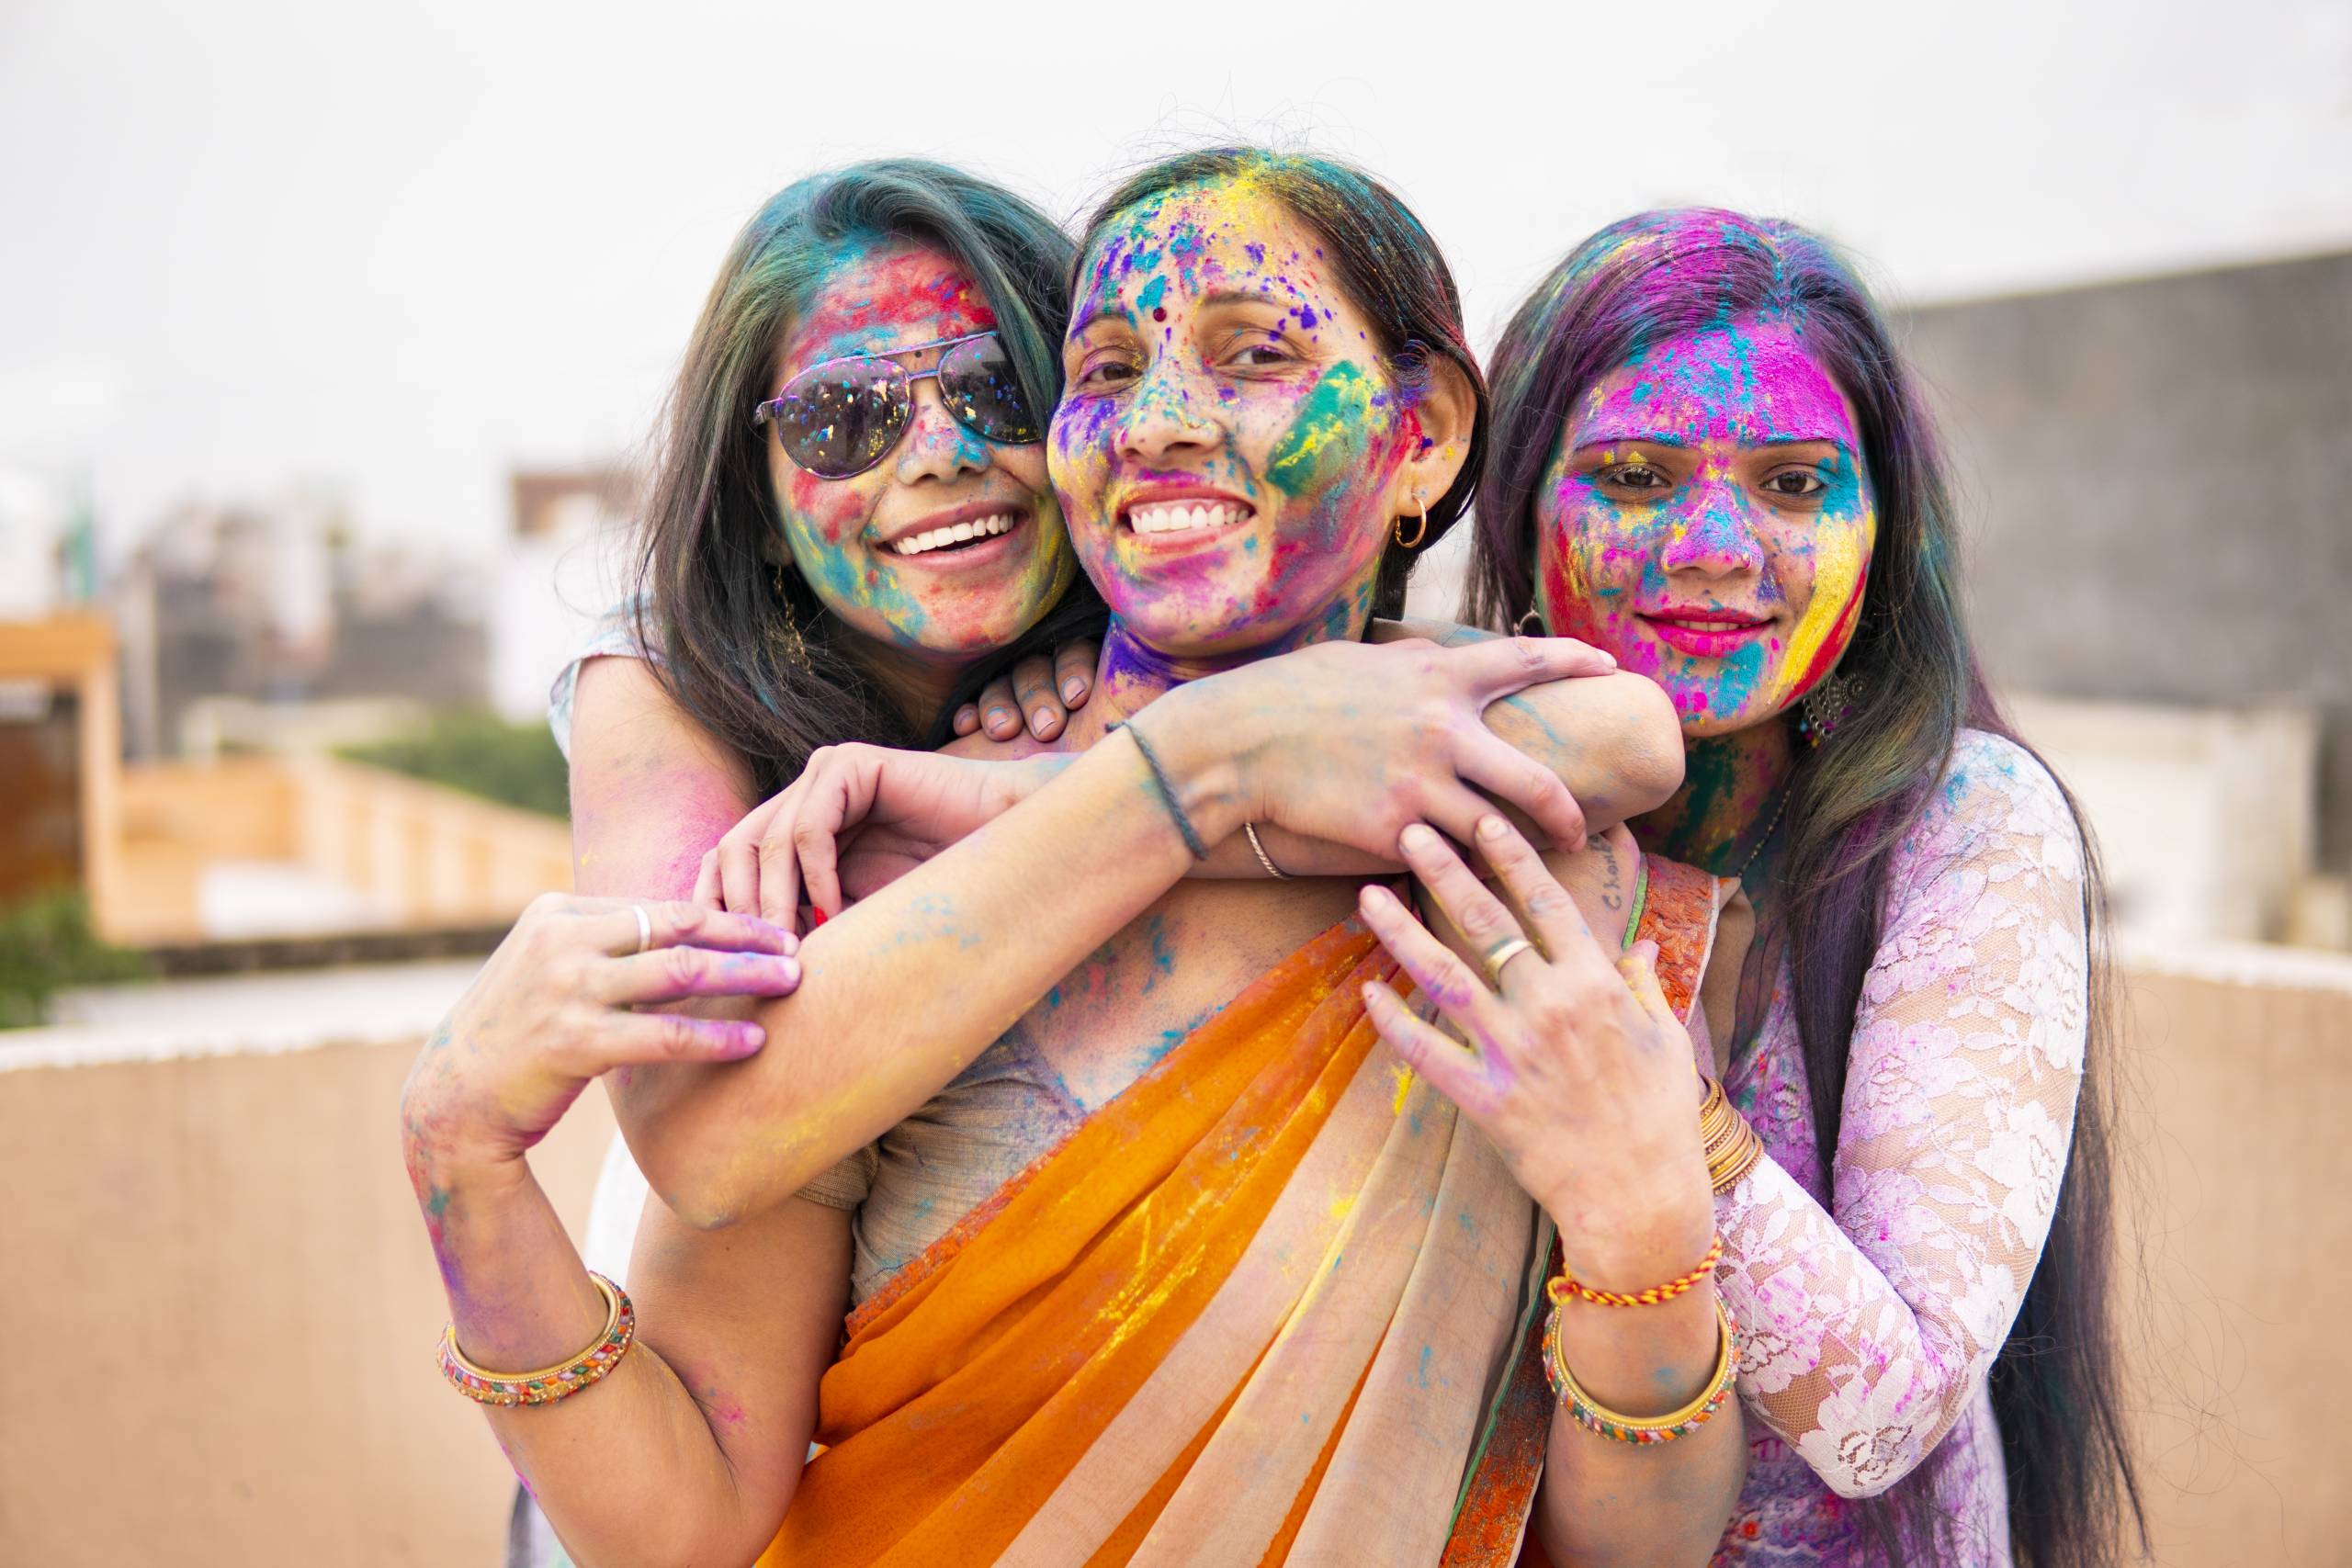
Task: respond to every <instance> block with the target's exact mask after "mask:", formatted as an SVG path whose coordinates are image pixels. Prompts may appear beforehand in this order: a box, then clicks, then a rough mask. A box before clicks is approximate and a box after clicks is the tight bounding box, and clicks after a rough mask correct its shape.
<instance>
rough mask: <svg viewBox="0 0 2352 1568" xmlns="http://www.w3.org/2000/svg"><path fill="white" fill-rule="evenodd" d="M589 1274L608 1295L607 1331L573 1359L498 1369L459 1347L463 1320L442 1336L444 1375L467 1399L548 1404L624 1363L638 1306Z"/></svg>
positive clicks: (616, 1288)
mask: <svg viewBox="0 0 2352 1568" xmlns="http://www.w3.org/2000/svg"><path fill="white" fill-rule="evenodd" d="M588 1278H590V1279H591V1280H594V1281H595V1282H596V1289H597V1290H598V1291H600V1292H603V1293H604V1297H605V1331H604V1332H603V1333H602V1334H600V1335H598V1336H597V1337H596V1342H595V1343H594V1345H591V1346H589V1347H588V1348H586V1349H585V1350H582V1351H581V1352H580V1354H578V1355H577V1356H574V1357H572V1358H571V1359H570V1360H568V1361H563V1362H560V1363H559V1364H557V1365H555V1366H552V1367H545V1368H542V1369H541V1370H539V1371H536V1372H493V1371H486V1370H484V1369H483V1368H481V1367H477V1366H475V1365H474V1364H473V1363H472V1362H471V1361H469V1360H467V1359H466V1358H465V1353H464V1352H463V1351H461V1350H459V1349H458V1325H456V1324H454V1323H453V1324H451V1325H449V1326H448V1327H447V1329H446V1330H444V1331H443V1332H442V1335H441V1375H442V1376H443V1377H445V1378H447V1379H448V1380H449V1386H450V1387H451V1388H454V1389H456V1390H457V1391H458V1393H462V1394H464V1395H465V1396H466V1397H467V1398H468V1399H470V1400H474V1401H477V1402H478V1403H480V1404H549V1403H551V1402H553V1401H555V1400H559V1399H561V1398H564V1397H565V1396H566V1395H568V1394H574V1393H579V1392H580V1391H581V1390H582V1389H583V1388H586V1387H587V1386H588V1385H589V1384H590V1383H592V1382H596V1381H597V1380H598V1379H600V1378H602V1377H603V1376H604V1375H605V1373H606V1372H609V1371H612V1370H613V1369H614V1368H615V1367H616V1366H618V1365H619V1364H620V1359H621V1355H622V1353H623V1352H624V1351H626V1350H628V1347H629V1341H630V1340H632V1339H634V1338H635V1337H637V1309H636V1308H635V1307H633V1306H631V1305H630V1304H629V1300H628V1292H626V1291H624V1290H622V1289H621V1288H620V1287H619V1286H618V1285H616V1284H614V1283H613V1282H612V1281H611V1280H607V1279H605V1277H604V1276H603V1275H602V1274H599V1273H596V1272H595V1271H594V1270H593V1269H591V1270H590V1271H589V1275H588Z"/></svg>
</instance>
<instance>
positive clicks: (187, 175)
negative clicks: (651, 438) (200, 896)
mask: <svg viewBox="0 0 2352 1568" xmlns="http://www.w3.org/2000/svg"><path fill="white" fill-rule="evenodd" d="M1015 17H1018V18H1019V20H1018V23H1017V25H1016V24H1015V21H1014V18H1015ZM1219 134H1222V135H1227V136H1231V135H1237V134H1238V135H1242V136H1249V137H1257V138H1265V137H1277V138H1281V139H1283V140H1286V141H1292V142H1300V141H1304V142H1305V143H1306V144H1308V145H1312V146H1314V147H1316V148H1317V149H1319V150H1321V151H1325V152H1337V153H1340V154H1342V155H1345V156H1349V157H1352V158H1354V159H1357V160H1358V161H1360V162H1362V163H1363V164H1367V165H1369V166H1370V167H1371V168H1372V169H1374V171H1375V172H1377V173H1379V174H1381V175H1384V176H1385V177H1387V178H1388V179H1389V180H1390V181H1391V182H1392V183H1393V184H1394V185H1395V186H1397V188H1398V189H1399V190H1400V191H1401V192H1402V193H1403V194H1404V195H1405V196H1406V197H1407V198H1408V200H1409V201H1410V202H1411V203H1412V204H1413V205H1414V206H1415V208H1416V209H1417V210H1418V211H1419V213H1420V214H1421V216H1422V218H1423V219H1424V220H1426V221H1427V222H1428V223H1429V224H1430V228H1431V229H1432V231H1434V232H1435V233H1436V234H1437V235H1438V237H1439V238H1440V240H1441V241H1442V242H1443V243H1445V244H1446V246H1447V249H1448V252H1449V254H1450V255H1451V256H1452V258H1453V264H1454V266H1455V269H1456V271H1457V273H1458V275H1459V276H1461V277H1462V279H1463V282H1464V288H1465V290H1466V291H1467V294H1468V297H1469V308H1470V318H1471V321H1472V325H1473V327H1474V329H1476V331H1477V332H1478V333H1480V335H1481V339H1482V341H1487V340H1488V339H1490V338H1491V333H1492V332H1493V329H1494V328H1495V326H1496V325H1497V324H1498V321H1499V320H1500V318H1501V317H1502V315H1503V314H1504V313H1506V312H1507V311H1508V310H1509V309H1510V305H1511V304H1512V303H1513V302H1514V301H1515V299H1517V297H1518V295H1519V293H1520V291H1521V290H1522V289H1523V288H1526V287H1527V286H1528V285H1529V284H1530V283H1531V282H1532V280H1533V279H1534V277H1535V276H1538V275H1539V274H1540V273H1541V272H1542V271H1543V270H1544V267H1545V266H1546V265H1548V264H1549V263H1550V262H1551V261H1553V260H1554V259H1555V258H1556V257H1557V256H1558V254H1560V253H1561V252H1563V251H1564V250H1566V247H1567V246H1568V244H1569V243H1571V242H1573V241H1574V240H1575V239H1577V237H1578V236H1580V235H1582V234H1584V233H1585V232H1587V231H1589V230H1591V229H1592V228H1594V227H1596V226H1598V225H1599V224H1600V223H1603V222H1605V221H1607V220H1611V219H1612V218H1615V217H1618V216H1621V215H1623V213H1625V212H1627V211H1630V210H1633V209H1636V208H1639V207H1644V206H1650V205H1657V204H1659V203H1665V202H1677V201H1693V200H1703V201H1712V202H1718V203H1723V204H1726V205H1731V206H1736V207H1744V208H1747V209H1754V210H1758V211H1763V212H1769V213H1774V214H1778V215H1781V216H1787V217H1792V218H1796V219H1799V220H1804V221H1807V222H1810V223H1813V224H1815V225H1816V226H1818V227H1821V228H1823V229H1825V230H1826V231H1829V232H1830V233H1831V234H1833V235H1834V236H1836V237H1837V238H1838V239H1839V240H1841V241H1843V242H1844V243H1847V244H1848V245H1849V247H1850V248H1852V249H1853V250H1854V251H1856V252H1857V253H1859V254H1860V255H1861V257H1862V258H1863V259H1864V261H1865V262H1866V264H1867V265H1869V266H1870V267H1871V269H1872V271H1873V273H1874V275H1875V276H1877V277H1878V278H1879V279H1880V280H1881V281H1882V282H1883V284H1884V285H1885V286H1886V288H1887V290H1888V292H1889V294H1890V296H1891V297H1893V298H1895V299H1908V300H1920V299H1944V298H1951V297H1955V296H1964V295H1978V294H1985V293H1991V292H2004V291H2010V290H2015V289H2018V288H2033V287H2040V286H2046V285H2049V284H2052V283H2064V282H2074V281H2080V280H2086V279H2093V278H2099V277H2108V276H2120V275H2130V274H2138V273H2146V272H2154V271H2169V270H2177V269H2179V268H2181V267H2185V266H2190V265H2199V264H2203V263H2209V262H2213V261H2226V260H2235V259H2244V258H2262V257H2270V256H2278V255H2289V254H2305V253H2309V252H2312V251H2318V250H2328V249H2336V248H2342V247H2344V246H2346V245H2347V244H2352V0H2326V3H2314V0H2242V3H2239V4H2230V3H2227V0H2213V3H2198V4H2184V3H2179V0H2147V3H2143V4H2139V5H2118V6H2105V5H2102V6H2062V5H2057V4H2044V5H2041V6H2030V7H2017V8H2014V9H2009V8H2004V7H1995V6H1981V5H1977V6H1966V7H1960V6H1907V5H1903V4H1900V3H1899V0H1874V3H1869V4H1855V3H1849V0H1823V3H1820V4H1815V5H1811V6H1805V7H1804V8H1802V9H1786V10H1780V11H1776V10H1775V9H1774V8H1773V7H1770V6H1766V5H1763V4H1756V3H1751V4H1747V5H1727V4H1709V5H1701V6H1669V5H1665V4H1658V3H1653V4H1649V5H1645V6H1638V5H1637V6H1608V7H1594V6H1560V5H1501V4H1491V3H1487V0H1444V3H1442V4H1438V5H1424V6H1411V7H1405V8H1393V9H1379V8H1374V7H1368V6H1361V7H1360V6H1355V5H1350V4H1345V3H1332V4H1321V5H1315V6H1304V5H1294V4H1288V3H1286V0H1253V3H1251V4H1247V5H1230V4H1227V5H1217V6H1203V5H1193V6H1175V5H1159V6H1144V5H1136V4H1097V5H1092V6H1073V5H1053V6H1019V5H1008V4H998V5H990V4H988V3H986V0H970V3H968V4H965V5H960V6H945V5H938V4H933V3H931V0H923V3H921V4H914V3H908V4H890V3H888V0H861V3H858V4H842V5H819V4H812V3H810V0H768V3H767V4H765V5H753V4H735V5H729V6H704V5H687V4H670V5H665V6H653V5H650V4H646V3H643V0H635V3H630V4H612V3H609V0H594V3H591V0H576V3H573V4H569V5H564V6H520V5H515V4H508V3H503V0H466V3H460V4H448V3H443V0H434V3H429V4H418V3H412V0H402V3H401V4H397V5H375V6H355V5H348V4H337V3H332V0H330V3H324V4H322V3H321V0H299V3H297V0H204V3H202V4H198V5H187V4H170V5H166V4H164V3H162V0H0V466H8V465H15V466H19V467H29V468H34V469H36V470H38V471H41V472H45V473H48V474H51V475H52V476H56V477H59V478H61V479H63V480H65V481H68V482H73V483H80V482H86V483H87V484H88V485H89V486H90V487H91V489H92V492H93V493H94V494H95V496H96V502H97V504H98V507H99V513H100V517H101V522H102V527H103V528H104V530H105V531H106V534H107V539H108V544H109V547H110V549H119V548H121V547H123V545H124V544H126V543H127V542H128V540H129V538H130V536H134V535H136V534H137V533H139V532H140V531H141V530H143V529H144V528H145V527H146V526H147V525H149V524H150V523H151V522H152V520H153V518H154V516H155V515H156V513H158V512H159V511H160V510H161V509H162V508H163V507H164V506H165V505H166V504H168V503H170V502H173V501H175V500H178V499H181V498H183V497H188V496H198V497H208V498H212V499H232V498H235V497H240V496H250V497H257V498H258V497H266V496H269V495H271V494H274V493H276V492H277V491H282V490H284V489H285V488H287V487H288V486H291V485H296V484H309V485H316V486H323V487H326V488H329V489H331V490H334V491H338V492H340V493H341V494H343V495H344V496H345V497H346V498H347V500H348V501H349V502H350V503H351V506H352V508H353V510H354V513H355V514H356V518H357V521H358V522H359V524H360V525H361V527H362V528H363V530H364V531H366V532H367V533H368V534H369V535H370V536H373V537H376V538H379V539H385V540H392V539H409V540H413V541H416V542H417V543H418V544H420V545H424V546H428V547H440V548H447V549H450V550H453V551H456V552H458V553H460V554H465V555H487V554H489V553H490V552H491V550H492V544H493V541H494V540H495V539H496V538H497V536H499V535H500V534H501V533H502V532H503V529H504V528H505V526H506V499H505V491H504V479H505V475H506V472H507V469H508V468H509V467H510V465H512V464H514V463H515V462H526V463H560V462H569V461H575V460H582V459H591V458H598V457H605V456H609V455H611V454H613V453H615V452H617V451H619V450H622V449H624V448H626V447H628V446H632V445H634V444H636V443H638V442H639V441H640V440H641V439H642V438H643V436H644V434H645V433H646V431H647V429H648V427H649V425H650V421H651V417H652V414H653V412H654V408H655V405H656V403H657V401H658V400H659V399H660V396H661V394H662V389H663V386H664V384H665V381H666V378H667V377H668V375H669V374H670V372H671V370H672V368H673V364H674V361H675V356H676V355H677V354H678V352H679V350H680V349H681V347H682V346H683V344H684V338H685V334H686V332H687V330H688V328H689V326H690V325H691V322H692V320H693V317H694V313H695V309H696V307H697V306H698V305H699V303H700V300H701V297H702V294H703V291H704V289H705V288H707V285H708V283H709V280H710V276H711V274H712V273H713V272H714V271H715V269H716V268H717V266H718V261H719V258H720V255H721V253H722V252H723V250H724V249H725V246H726V244H727V242H728V240H729V237H730V235H731V234H732V232H733V231H734V230H735V228H736V226H737V225H738V224H740V223H741V221H742V220H744V219H745V218H746V217H748V216H749V215H750V213H751V212H752V209H754V208H755V207H756V206H757V205H758V204H759V202H760V201H761V200H762V199H763V197H766V196H767V195H768V194H769V193H770V192H771V191H772V190H774V189H775V188H776V187H778V186H781V185H783V184H785V183H786V182H787V181H789V180H790V179H792V178H793V177H795V176H796V175H799V174H801V173H803V172H805V171H807V170H809V168H811V167H814V166H817V165H820V164H827V163H832V162H838V161H841V160H843V159H848V158H853V157H860V156H867V155H872V154H876V153H883V152H914V153H924V154H930V155H933V156H938V157H943V158H948V159H952V160H955V161H958V162H961V163H964V164H967V165H969V166H972V167H974V168H977V169H979V170H981V171H983V172H986V173H989V174H992V175H997V176H998V177H1000V178H1004V179H1006V180H1008V181H1009V182H1011V183H1012V184H1014V185H1016V186H1020V187H1021V188H1023V189H1026V190H1028V191H1029V192H1031V193H1032V194H1033V195H1035V196H1037V197H1040V198H1042V199H1044V200H1045V201H1046V205H1047V206H1048V208H1049V209H1050V210H1053V211H1055V212H1057V213H1060V214H1071V213H1075V212H1076V211H1078V210H1079V209H1081V208H1082V206H1083V205H1084V204H1085V203H1086V201H1087V199H1088V197H1091V195H1092V194H1094V193H1096V192H1098V191H1099V190H1100V189H1102V188H1103V186H1105V185H1106V184H1107V183H1108V181H1109V179H1110V178H1111V177H1112V176H1113V175H1114V174H1115V173H1116V172H1118V171H1119V170H1120V169H1122V168H1123V167H1125V166H1126V165H1128V164H1133V163H1135V162H1137V161H1140V160H1142V159H1144V158H1147V157H1148V156H1150V155H1152V154H1154V153H1156V152H1161V151H1165V150H1168V149H1170V148H1171V147H1173V146H1176V145H1182V144H1188V143H1190V142H1193V141H1200V140H1203V139H1204V138H1206V137H1209V136H1213V135H1219Z"/></svg>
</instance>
